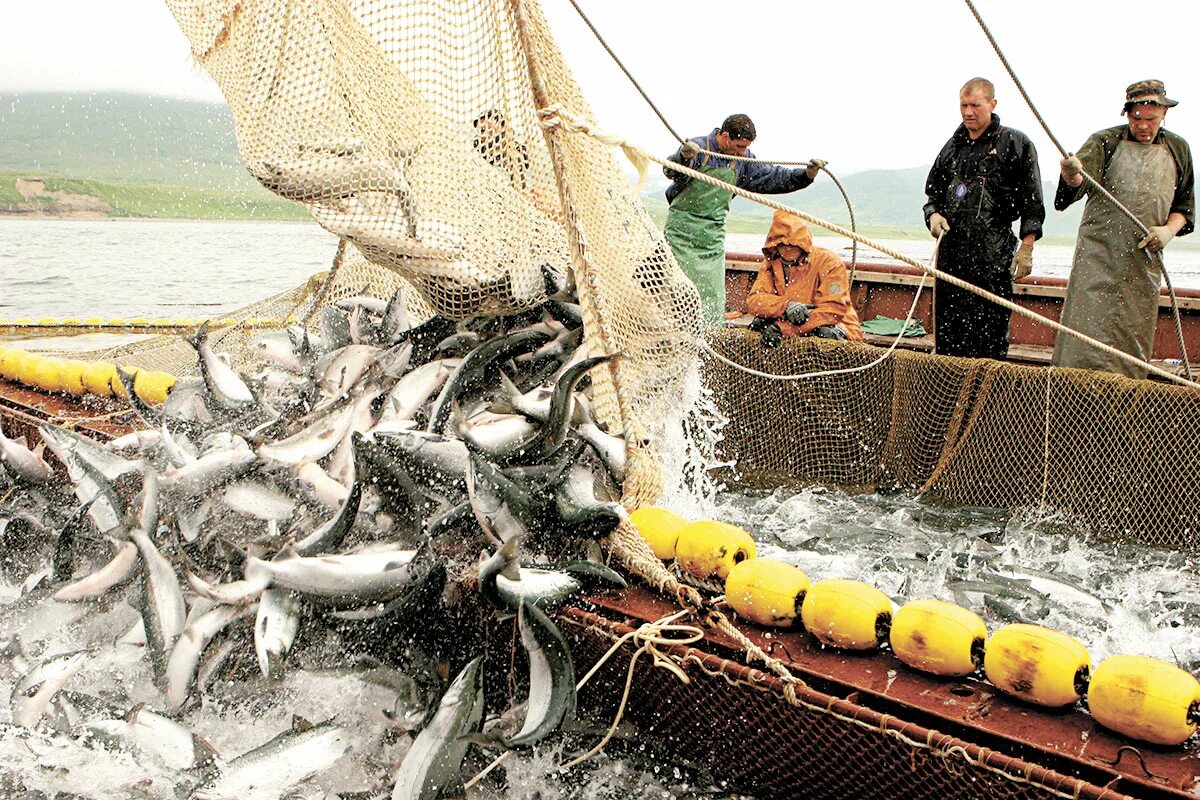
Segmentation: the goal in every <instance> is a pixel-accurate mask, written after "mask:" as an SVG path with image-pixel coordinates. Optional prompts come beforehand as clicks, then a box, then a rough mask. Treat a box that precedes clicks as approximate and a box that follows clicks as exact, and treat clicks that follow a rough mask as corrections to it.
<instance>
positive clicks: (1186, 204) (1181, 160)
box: [1166, 131, 1196, 236]
mask: <svg viewBox="0 0 1200 800" xmlns="http://www.w3.org/2000/svg"><path fill="white" fill-rule="evenodd" d="M1167 133H1168V134H1169V135H1168V136H1167V137H1166V138H1167V146H1168V147H1170V148H1171V155H1172V157H1174V159H1175V171H1176V179H1175V197H1174V198H1173V199H1172V200H1171V212H1172V213H1175V214H1182V215H1183V216H1184V218H1186V219H1187V222H1186V223H1185V224H1184V226H1183V227H1182V228H1180V229H1179V233H1178V235H1179V236H1184V235H1186V234H1189V233H1191V232H1192V231H1193V230H1195V228H1196V175H1195V172H1194V171H1193V166H1192V149H1191V148H1190V147H1188V143H1187V142H1186V141H1184V139H1183V137H1181V136H1176V135H1174V134H1171V133H1170V132H1169V131H1168V132H1167Z"/></svg>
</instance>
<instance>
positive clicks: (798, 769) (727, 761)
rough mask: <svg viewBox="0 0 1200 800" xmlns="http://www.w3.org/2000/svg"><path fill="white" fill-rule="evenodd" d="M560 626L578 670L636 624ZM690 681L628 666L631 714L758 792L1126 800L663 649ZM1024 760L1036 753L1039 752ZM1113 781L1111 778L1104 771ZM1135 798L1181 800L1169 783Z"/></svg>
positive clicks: (582, 619)
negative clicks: (630, 669) (632, 671)
mask: <svg viewBox="0 0 1200 800" xmlns="http://www.w3.org/2000/svg"><path fill="white" fill-rule="evenodd" d="M562 620H563V622H564V627H563V630H564V633H567V634H568V636H570V637H571V651H572V654H573V655H574V658H575V660H576V663H577V665H579V671H580V672H582V671H583V670H584V669H586V668H587V667H588V666H590V665H591V664H593V663H594V662H596V661H598V660H599V659H600V658H601V657H602V656H603V655H604V653H605V651H606V650H607V649H608V648H609V647H610V646H611V644H612V642H613V641H615V640H616V639H617V638H619V637H620V636H622V635H625V634H627V633H629V632H630V631H631V630H632V628H631V627H630V626H629V625H628V624H626V623H624V622H620V621H615V620H613V619H609V618H607V617H606V616H604V615H603V614H602V613H592V612H588V611H583V610H579V609H567V610H566V611H565V613H564V614H563V615H562ZM634 646H635V645H633V644H629V645H626V646H625V647H624V648H623V649H622V650H619V651H618V657H616V658H613V659H611V660H610V661H608V662H606V663H605V664H604V666H603V667H601V669H600V671H598V672H597V674H596V676H595V678H593V680H592V681H590V682H589V683H588V685H587V686H586V687H584V688H583V689H582V690H581V692H580V697H579V699H580V703H581V705H582V706H583V707H584V708H586V709H590V710H592V711H594V712H595V713H597V714H600V715H602V716H609V715H611V713H612V711H611V709H613V708H614V707H616V706H618V705H619V701H620V698H621V694H622V692H623V689H624V683H625V680H626V667H627V665H628V659H629V656H630V651H631V649H632V648H633V647H634ZM664 652H667V653H669V654H670V655H671V657H672V658H673V659H674V660H676V661H677V662H678V663H680V664H681V665H682V666H683V667H684V669H685V670H686V672H687V675H688V677H689V678H690V681H689V682H688V683H687V684H684V683H682V682H681V681H680V680H679V679H678V677H676V676H675V675H674V674H673V673H672V672H670V671H668V670H665V669H639V670H636V672H635V675H634V680H633V683H632V687H631V692H630V695H629V699H628V702H627V704H626V706H625V708H626V714H627V716H628V717H629V718H631V719H632V720H634V721H635V722H637V723H638V724H639V728H640V730H642V731H644V732H646V733H648V734H651V735H656V736H657V737H658V738H659V739H660V740H661V741H663V742H665V743H667V744H668V745H669V746H671V747H672V748H674V750H675V751H676V752H677V754H678V755H679V756H680V757H683V758H686V759H688V760H690V761H693V762H699V763H702V764H704V765H706V766H708V767H710V768H711V769H712V770H713V771H714V772H715V773H716V774H719V775H721V776H722V777H724V778H726V779H727V780H729V781H730V782H731V783H732V784H733V786H735V787H737V788H739V789H743V790H749V791H751V792H753V793H754V794H755V795H756V796H759V797H764V798H767V797H769V798H779V799H780V800H783V798H797V800H801V799H803V800H818V799H823V798H830V799H831V800H833V799H834V798H837V799H838V800H840V798H850V797H853V798H880V799H881V800H894V798H906V799H908V798H911V799H912V800H917V799H918V798H931V800H932V799H933V798H936V799H937V800H942V798H1094V799H1097V800H1098V798H1110V799H1111V800H1116V798H1127V797H1129V796H1130V795H1129V794H1128V793H1127V790H1126V784H1125V782H1121V783H1122V785H1121V786H1119V787H1113V786H1111V785H1107V786H1106V785H1098V784H1096V783H1092V782H1089V781H1088V780H1086V779H1081V778H1079V777H1074V776H1070V775H1065V774H1063V773H1061V772H1056V771H1054V770H1052V769H1048V768H1046V767H1045V766H1041V765H1039V764H1037V763H1034V762H1032V761H1025V760H1022V759H1020V758H1014V757H1011V756H1009V755H1006V754H1003V753H1000V752H998V751H996V750H992V749H989V748H987V747H983V746H981V745H979V744H978V743H974V742H971V741H968V740H964V739H961V738H957V737H956V736H953V735H949V734H946V733H941V732H937V731H934V730H931V729H928V728H925V727H923V726H921V725H919V724H916V723H914V722H913V721H911V720H905V719H904V718H903V717H901V716H895V715H892V714H884V713H880V712H879V711H876V710H873V709H871V708H869V707H867V706H865V705H862V704H860V703H859V702H858V701H856V700H855V699H854V698H853V697H851V698H846V699H843V698H839V697H834V696H830V695H827V694H824V693H822V692H819V691H816V690H814V689H812V688H810V687H807V686H804V685H803V684H797V685H796V690H795V691H794V692H790V693H789V692H786V691H785V690H784V684H783V683H782V681H781V680H780V679H778V678H777V677H775V676H773V675H770V674H768V673H764V672H762V671H760V670H756V669H752V668H750V667H746V666H744V665H742V664H738V663H735V662H732V661H729V660H727V659H724V658H721V657H719V656H717V655H714V654H712V653H711V652H705V651H703V650H695V649H693V648H690V647H684V646H671V647H667V648H664ZM1029 757H1031V758H1035V757H1036V754H1034V755H1030V756H1029ZM1104 777H1105V779H1106V780H1107V779H1109V778H1110V777H1111V776H1104ZM1142 788H1143V787H1138V792H1137V796H1146V797H1153V796H1164V797H1165V796H1178V794H1177V793H1175V792H1172V791H1170V790H1169V789H1167V790H1164V791H1162V792H1161V793H1159V792H1156V791H1153V790H1152V791H1149V792H1145V793H1143V791H1142Z"/></svg>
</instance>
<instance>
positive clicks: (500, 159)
mask: <svg viewBox="0 0 1200 800" xmlns="http://www.w3.org/2000/svg"><path fill="white" fill-rule="evenodd" d="M471 125H472V126H473V127H474V128H475V138H474V139H472V140H471V144H472V145H473V146H474V147H475V149H476V150H477V151H479V154H480V155H481V156H483V158H484V160H485V161H487V162H488V163H489V164H491V165H492V166H493V167H496V168H498V169H500V170H502V171H503V172H505V173H506V174H508V176H509V179H510V180H511V181H512V184H513V187H514V188H517V189H524V188H526V185H527V183H528V181H529V148H527V147H526V146H525V145H523V144H521V143H520V142H518V141H517V140H516V139H515V138H514V137H513V134H512V130H511V129H510V128H509V125H508V118H507V117H506V116H505V115H504V112H503V111H501V110H500V109H498V108H489V109H488V110H486V111H484V112H483V113H482V114H480V115H479V116H478V117H476V118H475V119H473V120H472V121H471Z"/></svg>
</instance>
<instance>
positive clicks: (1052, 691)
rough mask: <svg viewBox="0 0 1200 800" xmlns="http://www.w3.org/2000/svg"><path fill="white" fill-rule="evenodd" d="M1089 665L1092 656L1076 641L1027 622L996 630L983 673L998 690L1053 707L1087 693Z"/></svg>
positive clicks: (1067, 703) (1068, 703) (985, 656)
mask: <svg viewBox="0 0 1200 800" xmlns="http://www.w3.org/2000/svg"><path fill="white" fill-rule="evenodd" d="M1091 667H1092V659H1091V656H1089V655H1088V651H1087V648H1085V647H1084V646H1083V644H1082V643H1081V642H1080V641H1079V640H1078V639H1075V638H1074V637H1071V636H1068V635H1067V634H1065V633H1060V632H1058V631H1054V630H1051V629H1049V628H1043V627H1042V626H1040V625H1026V624H1024V623H1014V624H1012V625H1005V626H1004V627H1002V628H998V629H997V630H996V632H995V633H993V634H992V638H991V639H989V640H988V645H987V652H986V653H985V654H984V658H983V670H984V673H985V674H986V675H987V679H988V680H989V681H991V682H992V685H994V686H995V687H996V688H998V689H1000V690H1001V691H1003V692H1005V693H1006V694H1010V695H1012V696H1014V697H1019V698H1021V699H1022V700H1027V701H1029V702H1030V703H1036V704H1037V705H1040V706H1049V707H1052V708H1056V707H1059V706H1068V705H1071V704H1072V703H1074V702H1075V701H1076V700H1079V699H1080V698H1081V697H1083V695H1084V693H1085V692H1086V691H1087V683H1088V675H1089V673H1090V671H1091Z"/></svg>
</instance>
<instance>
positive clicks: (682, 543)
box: [675, 520, 757, 580]
mask: <svg viewBox="0 0 1200 800" xmlns="http://www.w3.org/2000/svg"><path fill="white" fill-rule="evenodd" d="M756 553H757V548H756V547H755V545H754V537H752V536H751V535H750V534H749V533H747V532H746V531H745V530H744V529H742V528H739V527H738V526H737V525H730V524H729V523H728V522H713V521H710V520H705V521H701V522H693V523H691V524H689V525H685V526H683V528H682V529H681V530H680V531H679V539H678V541H676V542H675V558H676V560H677V561H678V562H679V568H680V569H682V570H683V571H684V572H686V573H687V574H689V575H692V576H694V577H697V578H701V579H705V580H707V579H708V578H717V579H719V580H725V578H727V577H728V576H729V570H731V569H733V566H734V565H735V564H739V563H741V562H743V561H745V560H746V559H748V558H754V556H755V555H756Z"/></svg>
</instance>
